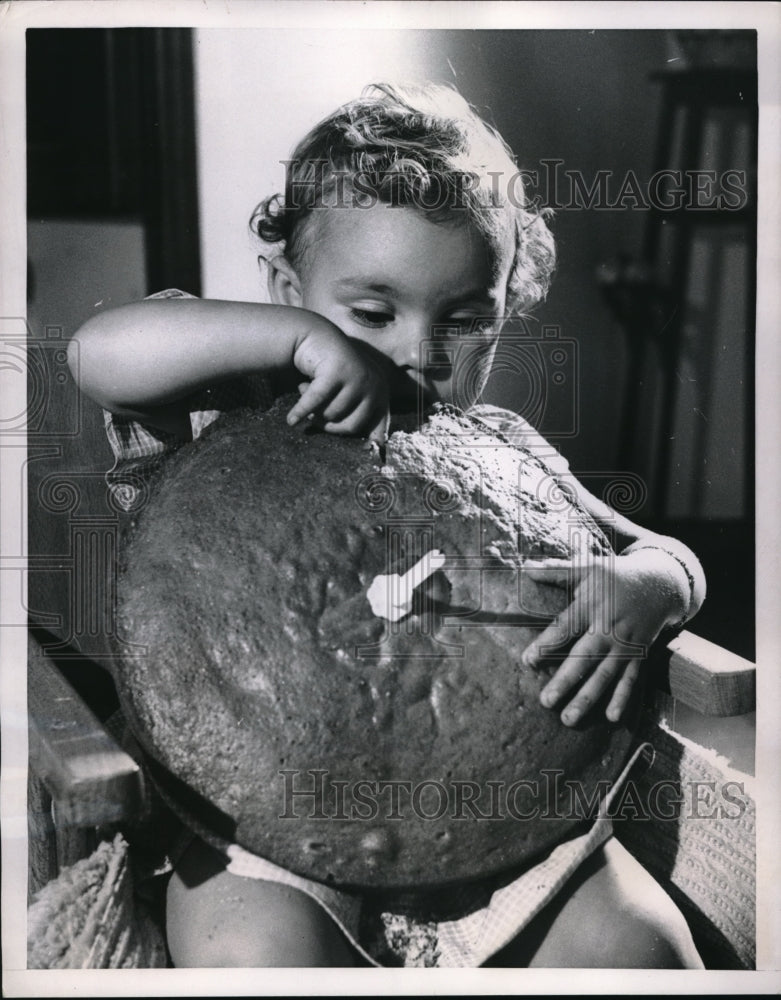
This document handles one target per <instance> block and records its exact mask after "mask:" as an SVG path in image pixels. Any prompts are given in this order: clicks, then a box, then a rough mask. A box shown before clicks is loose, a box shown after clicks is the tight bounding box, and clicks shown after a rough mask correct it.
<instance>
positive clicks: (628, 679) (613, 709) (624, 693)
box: [605, 660, 640, 722]
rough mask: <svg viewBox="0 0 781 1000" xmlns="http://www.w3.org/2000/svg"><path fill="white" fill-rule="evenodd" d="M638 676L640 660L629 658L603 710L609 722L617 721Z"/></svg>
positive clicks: (628, 699)
mask: <svg viewBox="0 0 781 1000" xmlns="http://www.w3.org/2000/svg"><path fill="white" fill-rule="evenodd" d="M639 676H640V660H630V661H629V663H627V665H626V666H625V667H624V672H623V674H622V675H621V676H620V677H619V679H618V683H617V684H616V689H615V691H614V692H613V695H612V697H611V699H610V702H609V704H608V706H607V708H606V710H605V715H606V716H607V717H608V719H609V720H610V721H611V722H618V720H619V719H620V718H621V716H622V715H623V714H624V711H625V709H626V707H627V705H628V704H629V701H630V699H631V697H632V692H633V691H634V687H635V684H637V680H638V678H639Z"/></svg>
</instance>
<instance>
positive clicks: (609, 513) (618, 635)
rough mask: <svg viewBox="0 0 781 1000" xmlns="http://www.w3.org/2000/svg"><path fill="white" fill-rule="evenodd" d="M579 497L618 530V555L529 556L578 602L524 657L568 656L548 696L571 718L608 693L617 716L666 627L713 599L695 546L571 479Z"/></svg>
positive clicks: (535, 660) (529, 660)
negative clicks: (576, 558)
mask: <svg viewBox="0 0 781 1000" xmlns="http://www.w3.org/2000/svg"><path fill="white" fill-rule="evenodd" d="M569 483H570V485H571V486H572V487H573V488H574V489H575V491H576V493H577V496H578V499H579V500H580V501H581V503H583V505H584V506H585V507H586V508H587V509H588V510H589V512H590V513H591V514H592V516H593V517H594V519H595V520H596V521H597V523H598V524H599V525H600V526H601V527H603V528H604V529H605V530H607V531H608V532H610V533H611V534H612V536H613V539H614V544H615V548H616V552H617V553H618V555H614V556H609V557H605V558H595V559H593V560H590V561H589V562H588V563H584V564H579V563H575V562H569V561H564V560H545V561H544V562H540V563H534V562H530V561H527V562H526V563H524V571H525V572H528V573H529V575H530V576H531V577H532V579H535V580H539V581H540V582H548V583H556V584H559V585H562V586H565V585H570V586H571V587H572V591H573V599H572V603H571V604H570V605H569V607H568V608H567V609H565V611H563V612H562V613H561V614H560V615H558V616H557V617H556V618H555V619H554V621H553V622H551V624H550V625H548V627H547V628H546V629H544V631H543V632H541V633H540V635H539V636H538V637H537V638H536V639H535V641H534V642H533V643H532V644H531V645H530V646H529V647H528V648H527V649H526V650H525V652H524V655H523V660H524V663H526V664H527V665H532V666H533V665H538V664H539V663H541V662H542V661H544V660H545V659H547V658H548V657H551V658H555V659H559V660H562V661H563V662H562V663H561V666H559V668H558V669H557V671H556V673H555V674H554V676H553V677H552V678H551V680H550V681H549V682H548V684H546V686H545V687H544V688H543V690H542V693H541V696H540V697H541V700H542V703H543V704H544V705H546V706H547V707H553V706H554V705H559V704H561V707H562V711H561V718H562V721H563V722H564V723H565V724H566V725H574V724H576V723H577V722H578V721H579V720H580V719H581V718H582V717H583V715H584V714H585V713H586V712H587V711H588V709H589V708H590V707H591V706H592V705H594V703H595V702H597V701H598V700H601V699H603V698H604V699H606V700H607V709H606V714H607V717H608V718H609V719H611V720H612V721H617V720H618V719H620V717H621V715H622V714H623V712H624V710H625V708H626V706H627V704H628V702H629V699H630V696H631V694H632V690H633V688H634V686H635V684H636V682H637V680H638V678H639V676H640V669H641V662H642V660H643V658H644V657H645V655H646V653H647V651H648V649H649V647H650V646H651V644H652V643H653V642H654V641H655V640H656V639H657V638H658V636H659V634H660V633H661V632H662V630H663V629H664V628H667V627H671V626H680V625H682V624H684V623H685V622H686V621H688V620H689V619H690V618H691V617H692V616H693V615H694V614H696V612H697V611H698V610H699V608H700V606H701V604H702V602H703V600H704V598H705V576H704V574H703V571H702V567H701V566H700V563H699V560H698V559H697V557H696V556H695V555H694V553H693V552H692V551H691V550H690V549H689V548H687V547H686V546H685V545H683V544H682V543H681V542H679V541H677V540H676V539H674V538H670V537H667V536H664V535H657V534H656V533H655V532H652V531H649V530H647V529H644V528H641V527H639V526H638V525H636V524H634V523H633V522H632V521H630V520H629V519H628V518H626V517H623V516H621V515H620V514H617V513H615V511H613V510H611V509H610V508H609V507H608V506H607V505H606V504H604V503H603V502H602V501H600V500H598V499H597V498H596V497H594V496H593V495H592V494H591V493H589V491H588V490H586V489H585V488H584V487H583V486H582V484H580V483H577V482H576V481H574V477H572V479H570V480H569Z"/></svg>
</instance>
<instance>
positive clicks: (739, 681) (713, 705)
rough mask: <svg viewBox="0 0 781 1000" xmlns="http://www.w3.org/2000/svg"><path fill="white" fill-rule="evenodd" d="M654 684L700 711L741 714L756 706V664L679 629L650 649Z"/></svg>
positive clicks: (713, 713)
mask: <svg viewBox="0 0 781 1000" xmlns="http://www.w3.org/2000/svg"><path fill="white" fill-rule="evenodd" d="M650 660H651V665H652V669H653V674H652V676H653V679H654V683H655V684H656V686H657V687H661V688H662V689H663V690H666V691H669V693H670V694H671V695H672V697H673V698H675V699H677V700H678V701H680V702H683V704H684V705H688V706H689V707H690V708H693V709H695V710H696V711H697V712H700V713H701V714H702V715H717V716H727V715H745V714H746V713H747V712H752V711H753V710H754V709H755V707H756V667H755V665H754V664H753V663H751V662H750V661H749V660H745V659H743V657H742V656H738V655H737V654H735V653H730V652H729V650H727V649H723V648H722V647H721V646H717V645H716V644H715V643H713V642H709V641H708V640H707V639H702V638H701V637H700V636H698V635H694V634H693V633H692V632H681V634H680V635H679V636H677V637H676V638H675V639H673V640H672V641H671V642H669V643H668V644H667V645H666V646H664V645H662V646H659V647H658V648H657V649H655V650H654V651H652V653H651V657H650Z"/></svg>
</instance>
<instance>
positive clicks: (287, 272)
mask: <svg viewBox="0 0 781 1000" xmlns="http://www.w3.org/2000/svg"><path fill="white" fill-rule="evenodd" d="M268 294H269V297H270V298H271V301H272V302H273V303H274V305H275V306H300V305H301V299H302V294H301V282H300V281H299V280H298V274H297V273H296V271H295V268H294V267H293V265H292V264H291V263H290V261H289V260H288V259H287V257H285V256H284V254H279V256H278V257H272V258H271V260H270V261H269V262H268Z"/></svg>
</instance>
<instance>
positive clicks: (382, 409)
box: [287, 321, 389, 443]
mask: <svg viewBox="0 0 781 1000" xmlns="http://www.w3.org/2000/svg"><path fill="white" fill-rule="evenodd" d="M293 363H294V364H295V366H296V368H297V369H298V370H299V371H300V372H301V374H302V375H306V376H307V377H308V378H309V379H310V381H309V382H308V383H304V384H302V385H300V386H299V392H300V393H301V398H300V399H299V401H298V402H297V403H296V405H295V406H294V407H293V408H292V409H291V410H290V412H289V413H288V416H287V420H288V423H289V424H296V423H298V421H299V420H302V419H305V418H307V417H309V416H314V417H317V418H318V419H319V420H320V421H321V423H322V426H323V429H324V430H326V431H328V432H329V433H330V434H361V433H363V434H364V435H365V436H367V437H369V438H370V439H371V440H374V441H378V442H379V443H382V442H383V441H384V440H385V437H386V435H387V431H388V417H389V411H388V402H389V400H388V373H387V372H385V371H384V370H383V369H382V368H381V366H380V364H379V362H378V361H377V360H375V359H374V358H373V357H370V356H369V353H368V351H366V350H363V349H362V348H361V345H360V343H359V342H358V341H354V340H350V339H349V338H348V337H346V336H345V335H344V334H343V333H342V332H341V331H340V330H339V329H338V328H337V327H335V326H332V325H331V324H328V323H327V322H326V321H323V324H322V326H320V325H318V326H316V327H314V328H313V329H312V330H311V331H310V332H309V333H308V334H307V335H306V336H305V337H304V338H303V339H302V341H301V342H300V344H299V345H298V347H297V348H296V351H295V353H294V355H293Z"/></svg>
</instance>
